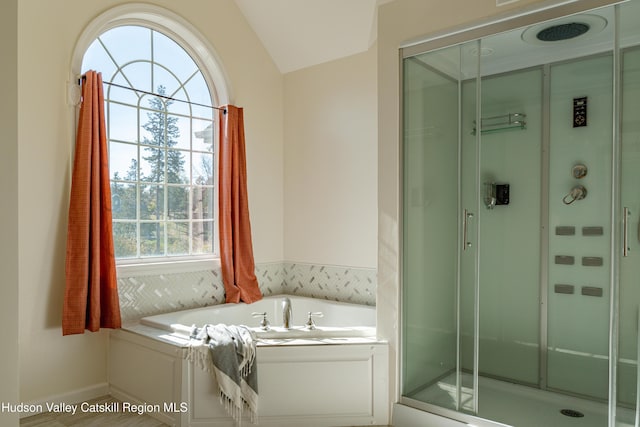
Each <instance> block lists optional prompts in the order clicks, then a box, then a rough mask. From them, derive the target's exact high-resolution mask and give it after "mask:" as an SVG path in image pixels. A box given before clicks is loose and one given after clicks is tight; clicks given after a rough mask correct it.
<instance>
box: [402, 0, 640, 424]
mask: <svg viewBox="0 0 640 427" xmlns="http://www.w3.org/2000/svg"><path fill="white" fill-rule="evenodd" d="M578 3H579V2H578ZM568 10H569V9H568ZM556 16H558V15H556ZM543 18H544V17H540V18H539V19H540V20H539V21H537V22H535V19H536V17H530V19H531V20H533V21H534V22H531V23H528V24H527V25H526V26H525V27H519V28H512V29H509V30H506V31H505V30H501V31H500V32H496V33H494V34H491V33H490V31H491V29H488V30H487V32H488V34H487V35H486V36H483V37H481V38H473V39H469V40H466V41H462V42H459V41H456V42H455V43H451V44H447V38H446V37H444V38H441V39H437V40H435V41H427V42H425V43H423V44H419V45H413V46H410V47H407V48H404V49H403V50H402V80H403V89H402V117H403V124H402V126H403V135H402V168H401V170H402V222H403V224H402V226H403V233H402V280H401V281H402V286H401V289H402V291H401V292H402V310H401V311H402V336H401V342H402V345H401V370H402V372H401V394H402V397H401V403H402V404H404V405H408V406H411V407H414V408H418V409H421V410H424V411H428V412H431V413H434V414H438V415H441V416H445V417H448V418H453V419H458V420H461V421H465V422H467V423H472V424H473V425H477V426H480V425H487V426H492V425H503V424H506V425H514V426H518V427H520V426H524V427H529V426H530V427H539V426H542V425H558V426H562V425H565V424H563V422H565V421H566V422H568V423H571V422H573V423H574V424H566V425H576V424H575V422H576V420H575V418H580V419H581V420H579V422H580V425H581V426H599V427H601V426H609V427H614V426H638V425H639V424H640V416H639V415H638V414H637V413H638V398H639V394H638V388H639V387H640V381H639V380H638V377H639V373H638V369H637V366H638V345H639V343H638V322H639V316H638V310H639V306H640V186H639V185H638V184H640V25H638V24H637V23H638V22H640V0H630V1H628V2H625V3H621V4H617V5H610V6H606V7H601V8H598V9H594V10H587V11H579V13H575V11H574V13H571V14H569V15H567V16H561V17H559V18H554V19H549V18H548V17H547V18H544V19H543ZM515 25H516V24H513V26H515ZM513 26H512V27H513ZM455 38H456V40H460V38H461V37H460V34H457V35H456V36H455ZM500 423H502V424H500Z"/></svg>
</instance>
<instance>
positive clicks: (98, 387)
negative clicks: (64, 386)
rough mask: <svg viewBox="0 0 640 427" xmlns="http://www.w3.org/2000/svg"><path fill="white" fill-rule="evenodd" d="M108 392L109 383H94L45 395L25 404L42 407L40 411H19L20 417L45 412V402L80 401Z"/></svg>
mask: <svg viewBox="0 0 640 427" xmlns="http://www.w3.org/2000/svg"><path fill="white" fill-rule="evenodd" d="M108 394H109V385H108V384H107V383H100V384H95V385H92V386H89V387H85V388H81V389H78V390H73V391H70V392H67V393H62V394H56V395H53V396H49V397H46V398H44V399H38V400H34V401H30V402H25V404H27V405H30V407H31V408H42V411H36V412H28V413H21V414H20V418H25V417H30V416H32V415H36V414H38V413H40V412H46V410H47V404H52V403H80V402H86V401H87V400H91V399H95V398H97V397H100V396H106V395H108Z"/></svg>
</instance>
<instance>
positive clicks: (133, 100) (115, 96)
mask: <svg viewBox="0 0 640 427" xmlns="http://www.w3.org/2000/svg"><path fill="white" fill-rule="evenodd" d="M104 86H105V87H104V97H105V99H108V100H111V101H117V102H119V103H121V104H128V105H131V106H133V107H137V106H138V95H136V92H135V91H133V90H131V89H126V88H122V87H118V86H113V85H108V84H106V85H104ZM127 86H128V85H127Z"/></svg>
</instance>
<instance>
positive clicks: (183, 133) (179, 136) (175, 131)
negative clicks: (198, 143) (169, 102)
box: [167, 102, 191, 150]
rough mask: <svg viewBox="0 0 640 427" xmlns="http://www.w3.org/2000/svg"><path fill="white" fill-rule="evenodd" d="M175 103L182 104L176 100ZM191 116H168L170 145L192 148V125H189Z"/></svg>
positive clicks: (186, 148)
mask: <svg viewBox="0 0 640 427" xmlns="http://www.w3.org/2000/svg"><path fill="white" fill-rule="evenodd" d="M174 104H182V103H181V102H174ZM189 122H190V120H189V117H182V116H173V115H170V114H169V115H168V116H167V135H168V136H169V138H168V140H169V142H168V143H167V144H168V145H169V146H170V147H175V148H184V149H185V150H189V149H190V148H191V146H190V141H189V135H190V134H191V127H190V125H189Z"/></svg>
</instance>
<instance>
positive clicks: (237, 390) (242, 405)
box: [187, 324, 258, 425]
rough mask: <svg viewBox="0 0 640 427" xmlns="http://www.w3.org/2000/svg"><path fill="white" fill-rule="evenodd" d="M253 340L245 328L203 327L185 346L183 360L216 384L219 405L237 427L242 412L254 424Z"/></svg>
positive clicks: (254, 379)
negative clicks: (193, 365) (201, 371)
mask: <svg viewBox="0 0 640 427" xmlns="http://www.w3.org/2000/svg"><path fill="white" fill-rule="evenodd" d="M255 358H256V338H255V335H254V333H253V331H251V330H250V329H249V328H248V327H246V326H237V325H224V324H219V325H205V326H203V327H202V328H201V329H199V330H197V331H196V334H195V337H193V338H192V340H191V342H190V344H189V350H188V353H187V359H188V360H189V361H192V362H194V363H195V364H196V365H198V366H199V367H200V368H201V369H203V370H204V371H206V372H209V373H210V374H211V375H212V376H213V377H214V378H215V380H216V383H217V384H218V389H219V391H220V401H221V402H222V404H223V405H224V406H225V409H226V410H227V412H228V413H229V414H230V415H231V416H232V417H233V419H234V420H235V421H236V423H237V424H238V425H241V423H242V413H243V410H244V409H247V410H248V412H249V417H250V420H251V422H252V423H253V424H257V423H258V369H257V363H255Z"/></svg>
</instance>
